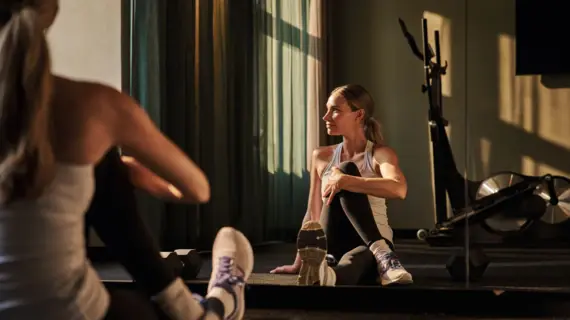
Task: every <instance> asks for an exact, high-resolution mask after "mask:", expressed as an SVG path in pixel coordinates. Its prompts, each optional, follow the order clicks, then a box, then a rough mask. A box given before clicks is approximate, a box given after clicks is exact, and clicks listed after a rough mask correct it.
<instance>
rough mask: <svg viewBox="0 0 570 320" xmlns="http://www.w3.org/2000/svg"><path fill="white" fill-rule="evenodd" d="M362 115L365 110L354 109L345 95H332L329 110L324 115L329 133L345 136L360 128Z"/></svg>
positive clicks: (328, 104)
mask: <svg viewBox="0 0 570 320" xmlns="http://www.w3.org/2000/svg"><path fill="white" fill-rule="evenodd" d="M362 115H363V110H356V111H353V110H352V108H351V107H350V106H349V104H348V102H347V101H346V99H345V98H344V97H343V96H341V95H339V94H333V95H331V96H330V97H329V100H328V101H327V112H326V114H325V116H324V117H323V120H324V121H325V124H326V127H327V134H329V135H331V136H344V135H349V134H350V133H351V132H354V131H355V130H359V129H360V127H361V126H360V122H361V118H362Z"/></svg>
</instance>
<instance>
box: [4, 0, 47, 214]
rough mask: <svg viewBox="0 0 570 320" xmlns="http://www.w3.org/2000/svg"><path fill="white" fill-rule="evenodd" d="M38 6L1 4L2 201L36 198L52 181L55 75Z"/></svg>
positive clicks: (19, 0)
mask: <svg viewBox="0 0 570 320" xmlns="http://www.w3.org/2000/svg"><path fill="white" fill-rule="evenodd" d="M36 2H39V1H36ZM34 4H35V3H32V2H31V1H26V0H12V1H2V3H1V4H0V203H7V202H11V201H15V200H18V199H22V198H29V197H37V196H38V195H40V194H41V192H42V191H43V189H44V188H45V187H46V186H47V185H48V184H49V183H50V182H51V180H52V179H53V173H54V155H53V151H52V146H51V142H50V141H51V139H50V138H51V130H50V129H51V128H50V127H51V117H50V109H49V104H50V98H51V87H52V76H51V71H50V70H51V68H50V58H49V51H48V47H47V43H46V39H45V36H44V33H43V30H42V26H41V25H40V21H39V15H38V12H37V11H36V8H37V6H34Z"/></svg>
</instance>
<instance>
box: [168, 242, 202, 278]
mask: <svg viewBox="0 0 570 320" xmlns="http://www.w3.org/2000/svg"><path fill="white" fill-rule="evenodd" d="M174 252H176V254H177V255H178V258H179V259H180V260H181V261H182V264H183V268H182V274H181V277H182V279H184V280H194V279H196V278H198V274H199V273H200V269H202V258H201V257H200V254H199V253H198V251H196V250H195V249H178V250H174Z"/></svg>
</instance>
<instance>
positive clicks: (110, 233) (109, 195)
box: [86, 149, 223, 320]
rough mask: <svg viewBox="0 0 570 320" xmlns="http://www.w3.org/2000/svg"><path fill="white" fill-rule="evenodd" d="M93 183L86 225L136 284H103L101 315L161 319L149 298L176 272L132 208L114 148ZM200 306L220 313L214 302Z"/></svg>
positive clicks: (127, 182)
mask: <svg viewBox="0 0 570 320" xmlns="http://www.w3.org/2000/svg"><path fill="white" fill-rule="evenodd" d="M95 183H96V191H95V195H94V197H93V200H92V202H91V207H90V208H89V210H88V211H87V214H86V227H89V226H92V227H93V228H94V229H95V231H96V232H97V234H98V235H99V237H100V238H101V240H102V241H103V242H104V243H105V246H106V249H107V250H108V251H109V253H111V255H112V256H113V257H114V258H115V259H117V260H118V261H119V262H120V263H121V264H122V265H123V266H124V267H125V269H126V270H127V271H128V272H129V273H130V275H131V277H132V278H133V280H135V282H136V283H137V286H136V287H135V286H133V290H120V289H114V288H108V291H109V294H110V296H111V302H110V306H109V309H108V311H107V316H106V318H105V319H142V320H145V319H148V320H158V319H166V316H165V315H164V314H163V313H162V312H161V311H160V310H159V308H158V307H157V306H156V305H155V304H154V303H153V302H152V301H151V300H150V297H151V296H153V295H155V294H157V293H159V292H161V291H162V290H164V289H165V288H166V287H167V286H168V285H169V284H171V283H172V282H173V281H174V280H175V279H176V275H175V273H174V270H172V269H171V268H170V267H169V266H168V265H167V264H166V263H165V261H164V259H163V258H162V257H161V256H160V249H159V247H158V245H157V243H156V242H155V241H154V239H153V238H152V236H151V234H150V231H149V229H148V227H147V225H146V224H145V223H144V220H143V219H142V218H141V216H140V214H139V212H138V210H137V202H136V196H135V192H134V187H133V185H132V184H131V182H130V177H129V172H128V169H127V167H126V166H125V165H124V164H123V162H122V161H121V156H120V154H119V152H118V150H117V149H112V150H111V151H109V153H107V155H106V156H105V158H103V160H102V161H101V162H100V163H99V164H98V165H97V167H96V168H95ZM141 289H142V290H141ZM214 300H215V299H214ZM211 302H212V303H211ZM206 304H207V305H208V306H212V308H211V309H212V310H213V311H214V312H216V313H218V314H221V315H223V306H222V305H221V304H220V303H216V301H207V302H206Z"/></svg>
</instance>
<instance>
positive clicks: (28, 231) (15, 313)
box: [0, 163, 109, 319]
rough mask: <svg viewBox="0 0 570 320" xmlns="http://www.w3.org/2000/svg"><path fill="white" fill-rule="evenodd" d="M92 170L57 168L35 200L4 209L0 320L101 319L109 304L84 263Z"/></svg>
mask: <svg viewBox="0 0 570 320" xmlns="http://www.w3.org/2000/svg"><path fill="white" fill-rule="evenodd" d="M93 191H94V179H93V166H91V165H72V164H59V163H58V164H57V165H56V168H55V177H54V179H53V181H52V183H51V184H50V185H49V186H48V187H47V188H46V189H45V190H44V192H43V194H42V195H41V196H40V197H38V198H36V199H34V200H25V201H15V202H13V203H10V204H9V205H7V206H2V207H0V221H1V223H0V318H2V319H31V318H37V316H38V315H43V316H45V317H46V319H99V318H102V317H103V316H104V312H105V310H106V308H107V305H108V299H109V298H108V295H107V293H106V292H105V289H104V287H103V285H102V284H101V282H100V280H99V278H98V276H97V274H96V272H95V271H94V269H93V268H92V267H91V265H90V264H89V263H88V261H87V260H86V258H85V256H86V253H85V243H84V217H83V215H84V212H85V211H86V210H87V207H88V206H89V203H90V201H91V197H92V195H93Z"/></svg>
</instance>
